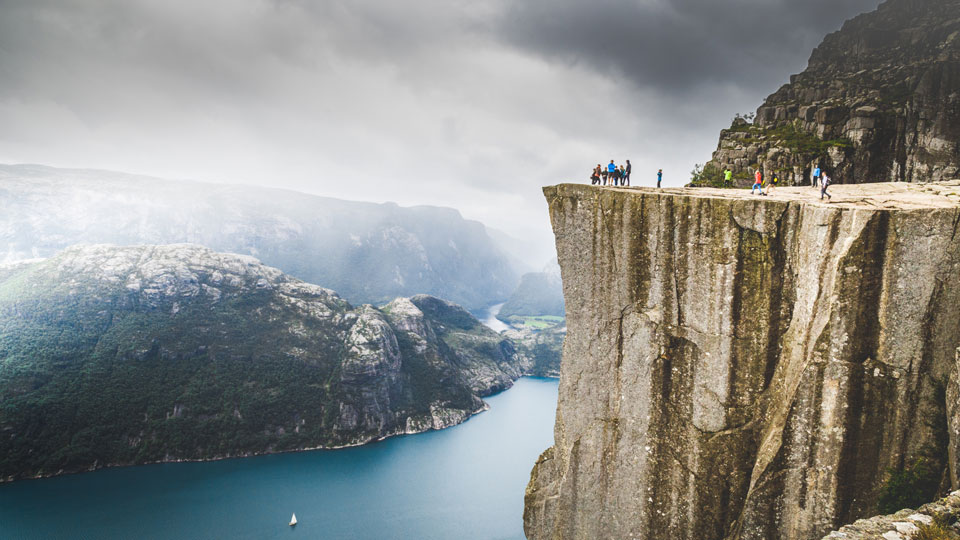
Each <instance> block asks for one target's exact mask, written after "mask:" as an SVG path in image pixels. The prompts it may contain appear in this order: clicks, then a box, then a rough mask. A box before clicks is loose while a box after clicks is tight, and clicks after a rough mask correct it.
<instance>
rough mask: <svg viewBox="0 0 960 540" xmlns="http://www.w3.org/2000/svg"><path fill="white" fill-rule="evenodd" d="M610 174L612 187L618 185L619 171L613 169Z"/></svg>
mask: <svg viewBox="0 0 960 540" xmlns="http://www.w3.org/2000/svg"><path fill="white" fill-rule="evenodd" d="M610 174H611V175H613V185H614V186H618V185H620V169H618V168H616V167H614V168H613V172H612V173H610Z"/></svg>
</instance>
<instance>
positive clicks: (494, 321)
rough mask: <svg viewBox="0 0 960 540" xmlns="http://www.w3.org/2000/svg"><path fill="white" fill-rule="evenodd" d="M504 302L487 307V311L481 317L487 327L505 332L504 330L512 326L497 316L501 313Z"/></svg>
mask: <svg viewBox="0 0 960 540" xmlns="http://www.w3.org/2000/svg"><path fill="white" fill-rule="evenodd" d="M503 304H504V302H500V303H499V304H494V305H492V306H490V307H489V308H487V311H486V312H485V313H484V314H483V316H482V317H480V322H482V323H483V324H484V326H486V327H487V328H489V329H491V330H493V331H494V332H503V331H504V330H509V329H510V326H509V325H508V324H507V323H505V322H503V321H501V320H500V319H498V318H497V315H499V314H500V308H502V307H503Z"/></svg>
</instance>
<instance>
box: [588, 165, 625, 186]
mask: <svg viewBox="0 0 960 540" xmlns="http://www.w3.org/2000/svg"><path fill="white" fill-rule="evenodd" d="M632 169H633V167H632V165H630V160H629V159H628V160H627V164H626V165H619V166H618V165H617V164H615V163H614V162H613V160H612V159H611V160H610V163H609V164H607V166H606V167H604V166H603V165H600V164H599V163H597V166H596V167H594V169H593V172H592V173H591V174H590V184H591V185H595V186H597V185H601V186H606V185H611V186H629V185H630V172H631V171H632ZM608 182H609V184H608Z"/></svg>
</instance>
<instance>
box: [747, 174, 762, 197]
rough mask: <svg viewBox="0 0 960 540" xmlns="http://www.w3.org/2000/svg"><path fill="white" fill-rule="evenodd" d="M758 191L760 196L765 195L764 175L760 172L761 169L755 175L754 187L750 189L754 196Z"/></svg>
mask: <svg viewBox="0 0 960 540" xmlns="http://www.w3.org/2000/svg"><path fill="white" fill-rule="evenodd" d="M758 189H759V190H760V194H761V195H763V194H764V193H763V173H762V172H760V169H757V172H756V173H754V175H753V187H752V188H750V194H751V195H753V192H754V191H755V190H758Z"/></svg>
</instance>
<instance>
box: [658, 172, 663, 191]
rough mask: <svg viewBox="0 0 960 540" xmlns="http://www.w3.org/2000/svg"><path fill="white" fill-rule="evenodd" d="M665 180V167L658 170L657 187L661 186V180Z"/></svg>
mask: <svg viewBox="0 0 960 540" xmlns="http://www.w3.org/2000/svg"><path fill="white" fill-rule="evenodd" d="M662 180H663V169H660V170H658V171H657V187H660V182H661V181H662Z"/></svg>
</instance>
